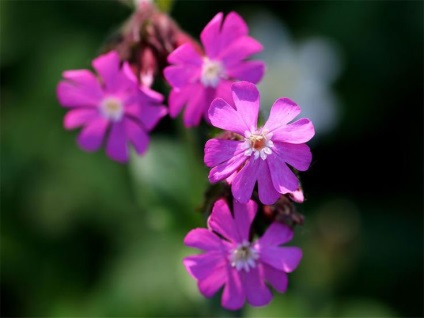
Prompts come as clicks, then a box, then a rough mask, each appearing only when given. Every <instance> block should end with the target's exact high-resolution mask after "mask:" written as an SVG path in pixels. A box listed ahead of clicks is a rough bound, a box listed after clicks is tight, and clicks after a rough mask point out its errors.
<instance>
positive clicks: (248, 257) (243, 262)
mask: <svg viewBox="0 0 424 318" xmlns="http://www.w3.org/2000/svg"><path fill="white" fill-rule="evenodd" d="M229 258H230V263H231V266H232V267H235V268H236V269H237V270H238V271H240V270H242V269H244V270H245V271H246V272H248V271H249V270H250V268H255V267H256V262H255V261H256V260H257V259H258V258H259V254H258V251H257V250H255V249H254V248H253V247H252V246H251V245H250V242H248V241H243V243H241V244H238V245H237V247H236V248H235V249H233V250H232V251H231V252H230V256H229Z"/></svg>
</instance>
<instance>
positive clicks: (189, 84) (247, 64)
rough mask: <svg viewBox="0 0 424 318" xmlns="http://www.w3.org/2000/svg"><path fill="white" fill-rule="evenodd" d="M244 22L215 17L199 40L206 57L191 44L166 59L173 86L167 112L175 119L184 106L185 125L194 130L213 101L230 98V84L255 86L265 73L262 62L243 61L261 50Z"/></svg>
mask: <svg viewBox="0 0 424 318" xmlns="http://www.w3.org/2000/svg"><path fill="white" fill-rule="evenodd" d="M247 34H248V28H247V25H246V23H245V22H244V21H243V19H242V18H241V17H240V16H239V15H238V14H237V13H235V12H231V13H229V14H228V15H227V17H226V19H225V20H224V19H223V14H222V13H218V14H217V15H216V16H215V17H214V18H213V19H212V20H211V21H210V22H209V23H208V25H206V27H205V28H204V29H203V31H202V33H201V35H200V38H201V42H202V44H203V46H204V50H205V54H204V55H203V54H201V53H199V52H198V51H197V50H196V48H195V47H194V46H193V44H191V43H186V44H183V45H181V46H179V47H178V48H177V49H176V50H175V51H173V52H172V53H171V54H170V55H169V56H168V62H169V63H170V64H171V65H170V66H168V67H167V68H166V69H165V70H164V75H165V78H166V79H167V80H168V82H169V83H170V84H171V86H172V91H171V93H170V95H169V112H170V115H171V117H176V116H177V115H178V114H179V113H180V111H181V109H182V108H183V107H184V105H187V107H186V109H185V113H184V118H183V120H184V125H185V126H186V127H192V126H196V125H198V124H199V123H200V120H201V119H202V116H203V117H204V118H205V119H206V120H207V112H208V108H209V106H210V104H211V102H212V100H213V99H214V98H216V97H222V98H227V97H229V96H231V83H232V82H234V81H236V80H242V81H249V82H252V83H257V82H259V80H260V79H261V78H262V76H263V73H264V69H265V66H264V63H263V62H261V61H246V59H247V58H248V57H249V56H251V55H252V54H255V53H258V52H260V51H261V50H262V45H261V44H260V43H259V42H257V41H256V40H254V39H253V38H251V37H249V36H248V35H247Z"/></svg>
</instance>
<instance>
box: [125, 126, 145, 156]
mask: <svg viewBox="0 0 424 318" xmlns="http://www.w3.org/2000/svg"><path fill="white" fill-rule="evenodd" d="M124 122H125V123H124V125H125V134H126V136H127V138H128V139H129V141H131V143H132V144H133V145H134V148H135V150H136V151H137V153H138V154H139V155H142V154H143V153H145V152H146V150H147V146H148V145H149V136H148V135H147V133H146V132H145V131H144V130H143V128H142V127H141V126H140V125H139V124H138V123H137V122H135V121H134V120H132V119H130V118H125V119H124ZM124 144H125V143H124Z"/></svg>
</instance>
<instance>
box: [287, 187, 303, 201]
mask: <svg viewBox="0 0 424 318" xmlns="http://www.w3.org/2000/svg"><path fill="white" fill-rule="evenodd" d="M288 195H289V197H290V199H292V200H293V201H294V202H297V203H302V202H303V201H305V196H304V195H303V190H302V188H300V187H299V189H297V190H296V191H294V192H290V193H289V194H288Z"/></svg>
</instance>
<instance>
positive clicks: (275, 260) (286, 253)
mask: <svg viewBox="0 0 424 318" xmlns="http://www.w3.org/2000/svg"><path fill="white" fill-rule="evenodd" d="M258 245H259V259H260V260H261V262H264V263H266V264H268V265H271V266H272V267H274V268H275V269H278V270H282V271H285V272H286V273H290V272H292V271H294V270H295V269H296V267H297V266H298V265H299V262H300V260H301V259H302V250H301V249H300V248H298V247H272V246H271V247H269V246H264V245H262V244H258Z"/></svg>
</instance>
